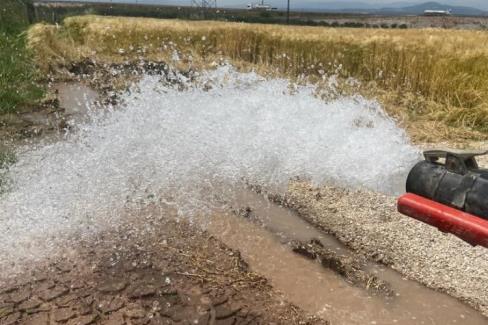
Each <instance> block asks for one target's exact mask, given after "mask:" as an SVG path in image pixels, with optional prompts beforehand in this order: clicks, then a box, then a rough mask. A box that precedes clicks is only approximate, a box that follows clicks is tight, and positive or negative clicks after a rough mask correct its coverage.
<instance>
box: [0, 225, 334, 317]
mask: <svg viewBox="0 0 488 325" xmlns="http://www.w3.org/2000/svg"><path fill="white" fill-rule="evenodd" d="M133 222H134V221H133ZM135 222H137V221H135ZM148 227H149V228H150V231H146V232H145V234H144V235H143V236H141V235H140V229H138V230H137V228H138V227H134V224H127V225H126V226H124V227H121V228H120V229H118V230H117V231H111V232H106V233H103V234H99V235H98V236H97V237H96V238H90V239H89V240H81V241H80V242H79V246H78V247H71V248H68V249H66V251H65V253H64V254H63V255H62V256H60V257H58V258H53V259H52V260H50V261H46V262H45V263H44V264H43V265H35V266H34V265H33V266H32V268H31V269H30V271H29V272H27V273H26V274H23V275H20V276H16V277H14V278H10V279H5V278H4V279H2V280H3V282H2V285H1V286H0V324H2V325H11V324H32V325H34V324H35V325H48V324H49V325H51V324H69V325H74V324H78V325H81V324H83V325H88V324H113V325H123V324H127V325H130V324H222V325H223V324H272V323H275V324H284V323H286V324H326V322H325V321H323V320H320V319H317V318H308V317H307V316H306V315H305V313H304V312H303V311H302V310H301V309H300V308H298V307H296V306H294V305H291V304H289V303H287V302H286V301H284V300H283V299H282V297H281V296H280V295H279V294H278V293H276V292H275V291H274V290H273V289H272V287H271V286H270V285H269V284H268V282H267V280H266V279H265V278H263V277H261V276H259V275H257V274H255V273H253V272H252V271H250V270H249V268H248V266H247V264H246V262H245V261H244V260H243V259H242V258H241V256H240V254H239V252H238V251H235V250H232V249H230V248H229V247H227V246H225V245H224V244H222V242H220V241H219V240H217V239H215V238H214V237H212V236H210V235H209V234H208V233H205V232H201V231H198V230H196V228H195V227H192V226H190V225H189V224H188V223H186V222H177V221H174V220H173V221H160V222H158V224H150V222H149V224H147V223H146V224H144V228H145V229H148Z"/></svg>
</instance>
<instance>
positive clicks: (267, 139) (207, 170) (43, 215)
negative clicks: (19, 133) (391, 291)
mask: <svg viewBox="0 0 488 325" xmlns="http://www.w3.org/2000/svg"><path fill="white" fill-rule="evenodd" d="M178 78H179V79H182V76H178ZM183 82H184V83H185V85H186V89H185V90H183V91H179V90H178V89H177V88H178V87H176V86H172V85H171V84H168V83H167V82H161V80H159V78H158V77H155V76H146V77H144V78H143V79H142V81H140V82H139V83H138V85H137V87H134V89H133V90H132V91H131V92H128V93H127V94H124V95H123V96H122V98H123V101H124V102H125V105H124V107H121V108H118V109H116V110H113V111H110V112H108V113H107V111H105V112H104V113H103V114H98V115H97V114H94V115H93V116H92V121H91V122H90V123H87V124H84V125H82V126H80V128H79V130H78V131H77V132H76V133H75V134H72V135H70V136H69V137H67V139H66V140H64V141H60V142H57V143H54V144H50V145H45V146H42V147H39V148H31V149H30V150H27V151H26V152H25V153H22V154H21V155H20V156H19V161H18V163H17V164H15V165H14V166H13V167H12V168H11V170H10V172H9V176H10V178H11V179H12V180H13V181H14V183H13V187H12V189H11V190H10V191H9V192H8V193H6V194H4V195H3V196H2V197H1V198H0V211H1V214H0V233H1V234H2V236H1V237H0V256H2V259H1V262H0V271H2V269H3V270H6V269H7V268H8V265H9V264H10V262H12V261H18V260H23V259H27V260H29V259H38V258H42V257H43V256H44V255H45V254H52V253H54V252H55V250H56V247H58V245H60V242H62V241H63V240H67V239H69V237H70V236H72V235H73V234H74V233H77V234H81V235H90V234H92V233H93V232H95V231H97V230H99V229H103V228H105V227H111V226H115V225H117V223H118V222H119V220H118V218H119V216H120V213H121V211H122V210H123V208H124V206H127V205H129V204H132V202H136V201H138V200H145V199H148V198H152V197H154V196H157V197H159V196H160V195H163V196H164V197H165V198H166V199H167V200H170V201H171V203H174V204H177V205H178V207H179V208H182V209H183V211H185V213H188V214H191V212H194V211H196V210H198V209H199V208H201V207H203V206H205V204H207V203H208V202H211V201H212V200H211V198H212V197H214V196H216V195H222V192H223V190H225V189H226V188H230V185H233V184H236V183H240V182H242V181H243V180H245V181H249V182H251V183H254V184H261V185H265V186H273V187H276V186H278V187H280V186H281V187H282V186H283V185H285V184H286V183H287V182H288V180H289V179H290V178H293V177H296V176H299V177H304V178H310V179H311V180H313V181H314V182H316V183H318V184H320V183H323V182H326V181H334V182H338V183H340V184H343V185H348V186H355V187H358V186H364V187H367V188H370V189H374V190H380V191H385V192H391V191H392V190H393V189H396V188H398V179H399V177H398V176H399V175H404V174H405V173H406V171H407V170H408V169H409V168H410V166H411V164H412V162H413V161H414V160H416V159H417V157H418V153H417V150H416V149H415V148H414V147H412V146H411V145H410V144H409V143H408V140H407V138H406V136H405V134H404V132H403V131H402V130H401V129H399V128H398V127H397V126H396V125H395V123H394V121H392V120H391V119H389V118H388V117H387V116H386V115H385V114H384V113H383V111H382V110H381V108H380V106H379V105H378V104H377V103H376V102H374V101H368V100H366V99H364V98H362V97H360V96H357V97H347V98H339V99H337V100H334V101H331V102H328V103H326V102H324V101H322V100H320V99H318V98H316V97H314V96H313V91H314V89H313V87H311V86H301V87H295V89H294V90H293V91H292V92H290V87H289V86H290V85H289V83H288V82H287V81H285V80H278V79H274V80H264V79H262V78H261V77H259V76H258V75H256V74H253V73H248V74H243V73H238V72H235V71H234V70H233V69H232V68H230V67H221V68H219V69H217V70H216V71H212V72H206V73H204V74H203V75H201V76H200V77H199V78H198V82H197V83H198V84H199V85H204V84H206V86H205V87H203V86H195V84H193V83H189V82H188V81H183ZM208 85H212V89H210V90H206V89H207V88H208V87H207V86H208ZM400 179H401V177H400ZM402 182H403V180H402Z"/></svg>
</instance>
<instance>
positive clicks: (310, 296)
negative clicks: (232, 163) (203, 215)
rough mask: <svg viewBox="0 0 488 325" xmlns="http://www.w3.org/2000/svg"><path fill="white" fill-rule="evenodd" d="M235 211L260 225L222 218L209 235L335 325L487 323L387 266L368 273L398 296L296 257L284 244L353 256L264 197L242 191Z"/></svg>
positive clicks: (289, 296) (215, 219)
mask: <svg viewBox="0 0 488 325" xmlns="http://www.w3.org/2000/svg"><path fill="white" fill-rule="evenodd" d="M233 208H237V209H239V210H240V211H242V210H244V211H245V210H246V209H247V211H252V212H253V218H255V217H257V218H258V219H259V220H257V221H258V222H256V220H254V221H253V220H251V218H250V219H248V220H246V218H242V217H237V216H236V215H235V214H231V213H226V214H225V215H224V214H223V213H222V214H216V215H214V216H213V217H212V218H211V221H210V223H209V225H208V230H209V231H210V232H211V233H213V234H214V235H216V236H217V237H218V238H219V239H221V240H222V241H223V242H224V243H226V244H227V245H229V246H230V247H232V248H234V249H238V250H239V251H240V252H241V253H242V256H243V257H244V259H245V260H246V261H247V262H248V263H249V264H250V266H251V269H252V270H254V271H255V272H258V273H260V274H262V275H263V276H265V277H266V278H268V279H269V280H270V281H271V283H272V284H273V286H274V287H275V288H276V289H277V290H279V291H280V292H282V293H283V298H284V299H286V300H288V301H290V302H292V303H294V304H296V305H298V306H300V307H301V308H303V309H304V310H306V311H308V312H310V313H312V314H315V315H317V316H321V317H324V318H325V319H328V320H330V321H331V323H332V324H392V323H395V324H405V325H406V324H455V323H459V324H486V323H487V320H486V318H484V317H483V316H482V315H481V314H479V313H478V312H476V311H475V310H473V309H471V308H470V307H468V306H466V305H464V304H463V303H461V302H459V301H458V300H456V299H454V298H452V297H449V296H448V295H445V294H442V293H439V292H436V291H434V290H431V289H428V288H426V287H424V286H422V285H420V284H418V283H416V282H414V281H410V280H406V279H404V278H402V276H401V275H400V274H399V273H397V272H395V271H393V270H391V269H388V268H386V267H380V266H377V265H368V270H369V271H371V272H373V273H374V274H376V275H377V276H378V277H379V278H380V279H382V280H384V281H387V282H388V283H389V284H390V286H391V289H392V290H393V295H392V297H387V296H384V295H380V294H375V293H372V292H370V291H368V290H365V289H362V288H359V287H356V286H353V285H351V284H350V283H348V282H346V281H345V279H344V278H343V277H341V276H340V275H338V274H337V273H335V272H333V271H332V270H329V269H326V268H324V267H323V266H322V265H321V264H319V263H317V262H315V261H312V260H309V259H306V258H305V257H302V256H300V255H298V254H295V253H293V252H292V250H291V248H290V247H289V246H288V245H283V244H286V243H289V242H290V241H292V240H299V241H302V242H308V241H310V240H311V239H318V240H320V242H321V243H322V244H323V245H324V246H325V247H327V248H329V249H333V250H334V251H336V252H338V253H339V254H341V255H345V256H348V255H349V256H350V255H352V253H351V252H350V251H349V250H348V249H347V247H345V246H343V245H342V244H341V243H340V242H338V241H337V240H336V239H335V238H334V237H333V236H331V235H327V234H324V233H322V232H320V231H318V230H317V229H315V228H314V227H312V226H311V225H310V224H308V223H307V222H305V221H303V220H302V219H300V218H299V217H298V216H297V215H296V214H295V213H293V212H292V211H290V210H288V209H286V208H283V207H281V206H279V205H276V204H275V203H271V202H269V201H268V200H267V199H266V198H264V197H263V196H262V195H260V194H257V193H254V192H252V191H250V190H241V191H238V193H237V195H236V199H235V202H234V203H233Z"/></svg>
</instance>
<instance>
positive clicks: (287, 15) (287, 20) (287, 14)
mask: <svg viewBox="0 0 488 325" xmlns="http://www.w3.org/2000/svg"><path fill="white" fill-rule="evenodd" d="M289 23H290V0H288V5H287V6H286V24H287V25H288V24H289Z"/></svg>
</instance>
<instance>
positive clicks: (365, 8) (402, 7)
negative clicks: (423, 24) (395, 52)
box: [297, 1, 488, 16]
mask: <svg viewBox="0 0 488 325" xmlns="http://www.w3.org/2000/svg"><path fill="white" fill-rule="evenodd" d="M410 3H411V2H410ZM297 7H300V9H306V10H310V11H322V12H325V11H328V12H341V13H364V14H378V15H421V14H423V12H424V11H425V10H449V9H450V10H451V11H452V14H453V15H459V16H488V12H487V11H484V10H481V9H478V8H474V7H467V6H449V5H445V4H442V3H438V2H424V3H419V4H415V5H411V4H409V3H408V2H405V1H401V2H393V3H391V4H387V5H383V6H380V5H371V4H368V3H365V2H360V1H334V2H323V3H321V4H320V5H319V4H317V3H316V2H315V3H314V2H309V3H307V1H303V2H301V3H300V4H299V5H297Z"/></svg>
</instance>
